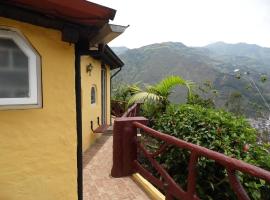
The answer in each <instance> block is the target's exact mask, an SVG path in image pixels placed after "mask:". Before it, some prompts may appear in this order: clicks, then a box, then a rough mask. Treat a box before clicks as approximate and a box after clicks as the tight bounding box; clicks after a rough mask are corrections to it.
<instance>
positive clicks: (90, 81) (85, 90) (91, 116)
mask: <svg viewBox="0 0 270 200" xmlns="http://www.w3.org/2000/svg"><path fill="white" fill-rule="evenodd" d="M89 63H91V64H92V66H93V69H92V71H91V75H89V73H87V72H86V66H87V65H88V64H89ZM106 69H107V124H110V68H109V66H106ZM81 79H82V130H83V150H84V151H85V150H87V149H88V148H89V147H90V146H91V144H93V143H94V142H95V140H96V138H98V137H99V136H100V134H99V133H93V131H92V130H91V125H90V122H91V121H93V129H96V128H97V127H98V123H97V117H99V118H100V123H101V61H99V60H96V59H93V58H91V57H90V56H82V57H81ZM93 85H95V86H96V91H97V93H96V97H97V101H96V103H95V104H91V87H92V86H93Z"/></svg>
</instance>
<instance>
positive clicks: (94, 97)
mask: <svg viewBox="0 0 270 200" xmlns="http://www.w3.org/2000/svg"><path fill="white" fill-rule="evenodd" d="M95 103H96V87H95V86H92V87H91V104H95Z"/></svg>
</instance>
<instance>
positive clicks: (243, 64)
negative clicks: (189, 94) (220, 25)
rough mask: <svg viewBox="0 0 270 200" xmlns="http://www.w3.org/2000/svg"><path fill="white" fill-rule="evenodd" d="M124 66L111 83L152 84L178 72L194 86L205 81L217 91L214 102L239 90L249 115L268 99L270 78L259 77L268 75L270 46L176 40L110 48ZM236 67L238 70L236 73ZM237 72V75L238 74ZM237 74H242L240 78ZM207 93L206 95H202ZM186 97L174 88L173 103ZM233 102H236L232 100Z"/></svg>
mask: <svg viewBox="0 0 270 200" xmlns="http://www.w3.org/2000/svg"><path fill="white" fill-rule="evenodd" d="M113 49H114V50H116V53H118V55H119V57H120V58H121V59H122V60H123V61H124V63H125V66H124V67H123V69H122V71H121V73H119V75H117V77H116V78H115V79H114V82H113V84H114V85H117V84H119V83H121V84H122V83H127V84H132V83H137V82H139V83H141V84H154V83H156V82H158V81H159V80H161V79H163V78H164V77H166V76H168V75H180V76H182V77H183V78H185V79H187V80H192V81H194V82H196V83H197V85H203V84H204V83H205V82H206V81H207V82H210V83H212V84H213V88H215V89H216V90H218V91H219V95H218V97H216V99H215V101H216V102H215V103H216V105H217V106H218V107H224V106H225V104H226V102H228V101H229V100H230V98H231V97H232V94H235V93H238V92H239V93H241V95H242V97H241V98H238V101H239V100H240V101H241V106H242V107H243V109H244V110H245V113H246V114H248V115H254V114H255V110H256V109H258V107H254V105H255V104H258V105H260V106H262V108H264V107H265V103H264V102H263V100H262V98H261V96H260V94H259V92H258V90H257V89H256V87H255V86H254V85H253V81H254V82H255V84H256V86H257V87H258V89H259V90H260V91H261V92H262V94H263V97H265V98H266V100H267V101H268V102H270V80H269V81H266V82H264V83H262V82H261V81H260V80H261V77H262V75H263V77H265V76H268V75H269V74H270V48H264V47H260V46H258V45H251V44H245V43H238V44H226V43H223V42H217V43H213V44H210V45H207V46H205V47H188V46H186V45H184V44H182V43H179V42H165V43H159V44H151V45H147V46H144V47H141V48H137V49H127V48H123V47H121V48H120V51H119V48H113ZM235 69H238V70H239V71H238V72H237V73H235V72H234V71H235ZM239 75H240V76H239ZM236 77H238V78H239V77H241V78H240V79H238V78H236ZM203 95H205V96H207V94H203ZM184 99H185V91H184V89H177V90H176V91H175V92H174V94H173V95H172V101H173V102H181V101H184ZM234 103H235V102H234Z"/></svg>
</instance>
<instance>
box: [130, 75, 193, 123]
mask: <svg viewBox="0 0 270 200" xmlns="http://www.w3.org/2000/svg"><path fill="white" fill-rule="evenodd" d="M176 86H185V87H186V88H187V90H188V96H191V94H192V92H191V90H192V87H193V83H192V82H190V81H186V80H184V79H183V78H181V77H180V76H168V77H166V78H164V79H163V80H161V81H160V82H159V83H157V84H156V85H149V86H146V88H145V90H143V89H141V88H139V87H138V86H132V87H130V88H129V90H130V91H131V93H132V94H133V95H132V96H131V97H130V99H129V102H128V104H129V105H131V104H133V103H135V102H140V103H144V105H143V107H142V110H143V112H144V114H145V116H146V117H149V118H150V120H151V119H152V118H155V116H156V115H157V114H158V113H160V112H161V113H162V112H164V111H165V110H166V107H167V106H168V105H169V104H170V101H169V96H170V94H171V93H172V92H173V91H172V90H173V88H175V87H176Z"/></svg>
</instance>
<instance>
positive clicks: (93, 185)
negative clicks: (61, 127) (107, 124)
mask: <svg viewBox="0 0 270 200" xmlns="http://www.w3.org/2000/svg"><path fill="white" fill-rule="evenodd" d="M112 143H113V137H112V136H111V135H105V134H104V135H102V136H101V137H100V138H99V139H98V140H97V141H96V143H95V144H94V145H92V146H91V147H90V148H89V149H88V150H87V151H86V152H85V153H84V156H83V164H84V165H83V167H84V168H83V179H84V181H83V190H84V192H83V199H84V200H149V199H150V198H149V197H148V196H147V195H146V194H145V193H144V191H142V190H141V188H139V186H138V185H137V184H136V183H135V182H134V181H133V180H132V179H131V178H130V177H126V178H112V177H111V176H110V173H111V168H112Z"/></svg>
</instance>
